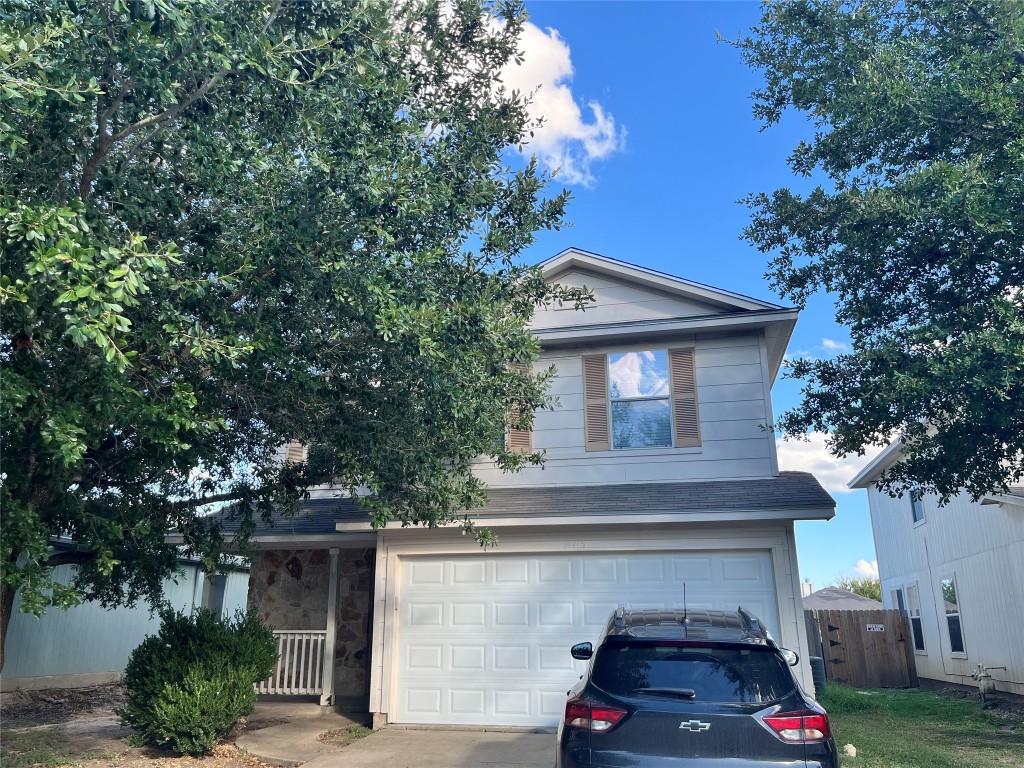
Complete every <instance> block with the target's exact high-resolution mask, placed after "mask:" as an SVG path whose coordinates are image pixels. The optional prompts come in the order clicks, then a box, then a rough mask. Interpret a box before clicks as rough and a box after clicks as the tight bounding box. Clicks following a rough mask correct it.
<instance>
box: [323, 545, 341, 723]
mask: <svg viewBox="0 0 1024 768" xmlns="http://www.w3.org/2000/svg"><path fill="white" fill-rule="evenodd" d="M330 552H331V577H330V578H331V581H330V583H329V584H328V585H327V637H326V638H325V640H326V642H325V643H324V680H323V693H322V694H321V695H320V706H322V707H325V706H327V705H329V704H333V703H334V643H335V640H336V639H337V635H338V630H337V616H338V555H339V554H340V553H341V550H340V549H338V548H337V547H334V548H332V549H331V550H330Z"/></svg>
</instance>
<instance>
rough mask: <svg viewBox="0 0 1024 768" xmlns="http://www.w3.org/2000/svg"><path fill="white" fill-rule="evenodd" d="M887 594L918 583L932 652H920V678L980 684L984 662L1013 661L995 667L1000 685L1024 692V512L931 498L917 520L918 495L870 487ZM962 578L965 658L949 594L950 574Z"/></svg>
mask: <svg viewBox="0 0 1024 768" xmlns="http://www.w3.org/2000/svg"><path fill="white" fill-rule="evenodd" d="M868 501H869V506H870V508H871V523H872V528H873V531H874V538H875V551H876V554H877V556H878V569H879V576H880V577H881V581H882V598H883V600H884V602H885V605H886V607H887V608H893V607H896V606H894V605H892V596H891V595H892V590H894V589H899V588H903V589H905V588H906V587H907V586H911V585H915V584H916V585H917V587H918V590H919V592H920V599H921V619H922V626H923V629H924V637H925V646H926V649H925V651H924V652H918V653H917V655H916V662H917V672H918V675H919V676H920V677H924V678H928V679H932V680H939V681H945V682H951V683H959V684H963V685H973V684H975V683H974V681H973V680H972V679H971V678H970V673H971V671H972V670H973V669H974V668H975V667H976V666H977V665H978V664H984V665H986V666H1006V667H1007V669H1006V670H1005V671H1003V670H998V671H995V672H993V673H992V674H993V676H994V677H995V678H997V679H998V680H1000V681H1001V682H997V687H998V688H999V689H1000V690H1004V691H1007V692H1010V693H1017V694H1024V645H1022V644H1021V642H1020V635H1021V628H1022V627H1024V509H1022V508H1021V507H1013V506H1009V505H1006V506H999V505H984V506H983V505H981V504H976V503H973V502H971V500H970V498H969V497H966V496H959V497H957V498H954V499H953V500H952V501H951V502H950V503H949V504H948V505H947V506H946V507H942V508H940V507H939V506H938V504H937V503H936V499H935V498H934V497H925V499H924V510H925V517H924V520H923V521H922V522H920V523H917V524H915V523H914V522H913V518H912V515H911V508H910V500H909V498H907V497H906V496H902V497H900V498H896V499H894V498H892V497H890V496H888V495H886V494H884V493H882V492H880V491H879V490H878V489H877V488H876V487H875V486H871V487H870V488H869V490H868ZM950 576H953V577H955V579H956V586H957V593H958V600H959V603H960V613H961V623H962V627H963V639H964V647H965V651H966V654H965V657H964V658H961V657H960V656H959V654H958V655H956V656H954V655H953V654H952V653H951V651H950V647H949V634H948V631H947V627H946V621H945V615H944V610H943V602H942V597H941V586H940V585H941V581H942V579H945V578H949V577H950Z"/></svg>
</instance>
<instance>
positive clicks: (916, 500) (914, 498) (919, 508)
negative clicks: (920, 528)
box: [910, 488, 924, 523]
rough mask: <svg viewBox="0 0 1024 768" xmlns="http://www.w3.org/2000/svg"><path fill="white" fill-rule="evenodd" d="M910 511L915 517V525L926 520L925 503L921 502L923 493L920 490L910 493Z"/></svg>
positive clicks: (916, 489) (915, 489)
mask: <svg viewBox="0 0 1024 768" xmlns="http://www.w3.org/2000/svg"><path fill="white" fill-rule="evenodd" d="M910 509H911V511H912V513H913V515H914V522H915V523H919V522H921V521H922V520H924V503H923V502H922V501H921V491H920V489H918V488H914V489H913V490H911V491H910Z"/></svg>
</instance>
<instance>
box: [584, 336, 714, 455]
mask: <svg viewBox="0 0 1024 768" xmlns="http://www.w3.org/2000/svg"><path fill="white" fill-rule="evenodd" d="M583 396H584V428H585V429H584V431H585V438H586V448H587V450H588V451H609V450H619V449H624V448H668V447H676V448H698V447H700V418H699V416H698V412H697V369H696V357H695V352H694V349H693V348H692V347H684V348H679V349H648V350H632V351H628V352H613V353H611V354H608V355H585V356H584V357H583Z"/></svg>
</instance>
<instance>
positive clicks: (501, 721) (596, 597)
mask: <svg viewBox="0 0 1024 768" xmlns="http://www.w3.org/2000/svg"><path fill="white" fill-rule="evenodd" d="M400 567H401V586H400V589H401V593H400V596H399V603H400V605H401V606H402V608H401V612H400V613H401V615H400V619H399V625H398V647H399V654H400V655H399V663H398V681H397V697H398V702H397V704H398V706H397V712H395V713H394V714H395V720H396V721H397V722H399V723H450V724H474V725H476V724H481V725H530V726H553V725H555V724H557V722H558V719H559V717H560V716H561V714H562V708H563V706H564V704H565V692H566V691H567V690H568V689H569V688H570V687H571V686H572V684H573V683H574V682H575V681H576V679H577V678H578V676H579V675H580V674H581V673H582V671H583V669H584V667H585V663H584V662H578V661H573V659H572V657H571V656H570V655H569V648H570V646H572V645H573V644H574V643H578V642H582V641H585V640H590V641H594V640H596V639H597V636H598V635H599V634H600V632H601V630H602V628H603V627H604V625H605V623H606V622H607V621H608V617H609V615H610V614H611V611H612V610H613V609H614V608H615V606H616V605H617V604H620V603H628V604H629V606H630V607H632V608H667V609H672V608H679V609H681V608H682V607H683V586H682V585H683V584H684V583H685V584H686V602H687V605H688V607H690V608H719V609H728V610H731V609H735V608H736V607H737V605H742V606H744V607H745V608H748V609H750V610H751V611H753V612H754V614H755V615H757V616H760V617H761V618H762V619H763V620H764V621H765V622H766V623H767V624H768V626H769V628H770V629H771V630H772V633H773V634H774V635H775V636H776V637H778V636H779V635H778V614H777V611H776V604H775V590H774V581H773V578H772V570H771V556H770V553H769V552H767V551H743V552H688V553H679V552H674V553H643V554H632V553H631V554H621V555H619V554H616V553H602V554H579V555H534V556H523V555H481V556H476V555H471V556H464V555H460V556H438V557H406V558H403V559H402V561H401V566H400Z"/></svg>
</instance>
